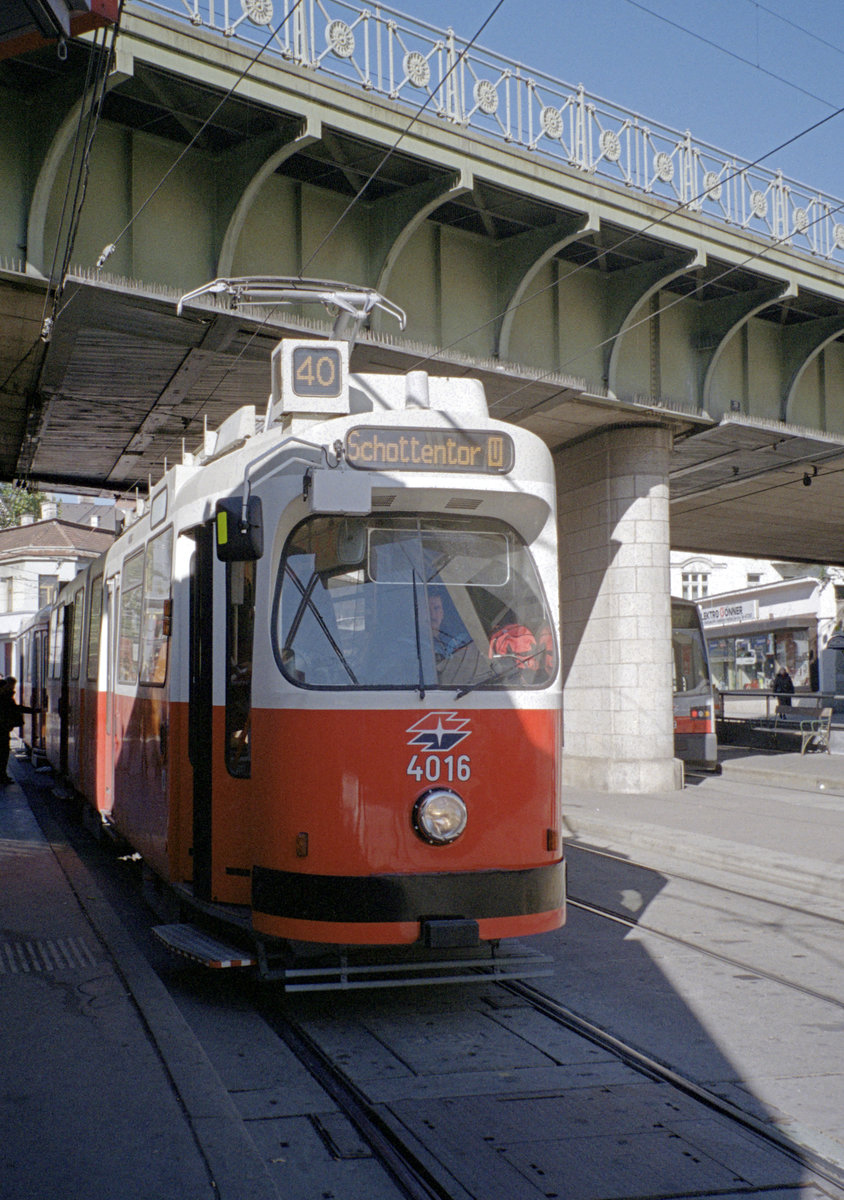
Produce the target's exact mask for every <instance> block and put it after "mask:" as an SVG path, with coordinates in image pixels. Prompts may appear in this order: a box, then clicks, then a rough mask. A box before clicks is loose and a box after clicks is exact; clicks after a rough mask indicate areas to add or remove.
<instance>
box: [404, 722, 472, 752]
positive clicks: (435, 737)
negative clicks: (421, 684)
mask: <svg viewBox="0 0 844 1200" xmlns="http://www.w3.org/2000/svg"><path fill="white" fill-rule="evenodd" d="M405 732H406V733H409V734H412V736H411V737H410V738H409V739H408V742H407V744H408V746H424V748H425V749H426V750H428V751H432V752H433V753H434V754H445V753H446V752H447V751H449V750H453V749H454V747H455V746H458V745H459V744H460V743H461V742H462V741H463V740H464V738H467V737H468V736H469V734H470V733H471V732H472V730H471V729H470V728H469V718H468V717H460V716H458V715H457V713H456V712H430V713H426V714H425V716H424V717H422V719H421V720H419V721H417V722H416V724H415V725H411V726H410V728H409V729H406V730H405Z"/></svg>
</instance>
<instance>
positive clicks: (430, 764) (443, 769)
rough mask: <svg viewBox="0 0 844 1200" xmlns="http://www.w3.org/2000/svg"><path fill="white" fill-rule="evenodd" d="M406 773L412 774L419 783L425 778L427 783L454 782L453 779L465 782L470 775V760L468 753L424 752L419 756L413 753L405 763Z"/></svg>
mask: <svg viewBox="0 0 844 1200" xmlns="http://www.w3.org/2000/svg"><path fill="white" fill-rule="evenodd" d="M407 774H408V775H412V776H413V778H414V779H415V780H417V781H418V782H419V783H421V782H422V780H423V779H427V781H428V782H429V783H442V782H445V783H454V781H455V779H457V780H459V781H460V782H461V783H465V782H466V780H467V779H471V777H472V762H471V759H470V758H469V755H468V754H460V755H457V756H456V757H455V755H453V754H445V755H443V754H426V755H424V756H422V757H420V756H419V755H418V754H414V756H413V758H412V759H411V760H410V762H409V763H408V764H407Z"/></svg>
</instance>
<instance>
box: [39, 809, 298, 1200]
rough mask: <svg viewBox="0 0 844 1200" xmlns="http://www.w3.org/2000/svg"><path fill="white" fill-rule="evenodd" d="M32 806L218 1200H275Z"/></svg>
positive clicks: (176, 1028) (228, 1110) (157, 991)
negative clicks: (157, 1058)
mask: <svg viewBox="0 0 844 1200" xmlns="http://www.w3.org/2000/svg"><path fill="white" fill-rule="evenodd" d="M28 801H29V804H30V807H31V808H32V811H33V813H34V815H35V818H36V820H37V821H38V824H39V825H40V826H41V830H42V832H43V834H44V836H45V838H46V840H47V842H48V843H49V845H50V848H51V849H52V851H53V853H54V855H55V856H56V859H57V861H58V863H59V866H60V867H61V869H62V871H63V872H64V875H65V877H66V879H67V881H68V883H69V884H70V887H71V888H72V890H73V893H74V895H75V896H76V899H77V901H78V903H79V905H80V907H81V908H82V910H83V912H84V913H85V915H86V917H87V918H88V920H89V921H90V923H91V925H92V927H93V929H94V931H95V932H96V934H97V936H98V937H99V938H100V940H101V941H102V943H103V945H104V946H105V947H106V949H107V951H108V952H109V954H110V956H111V957H112V959H113V961H114V965H115V968H116V970H117V972H118V974H119V975H120V976H121V978H122V979H123V981H124V982H125V984H126V987H127V989H128V991H129V993H130V995H131V996H132V998H133V1000H134V1001H135V1003H136V1005H137V1007H138V1009H139V1011H140V1013H141V1016H142V1018H143V1020H144V1023H145V1025H146V1027H147V1030H148V1032H149V1035H150V1037H151V1038H152V1040H153V1042H154V1044H155V1046H156V1047H157V1049H158V1052H159V1054H160V1055H161V1059H162V1062H163V1063H164V1066H165V1069H166V1070H167V1073H168V1074H169V1076H170V1079H171V1081H172V1083H173V1087H174V1089H175V1091H176V1093H177V1095H178V1097H179V1100H180V1102H181V1104H182V1106H183V1107H184V1110H185V1113H186V1115H187V1119H188V1121H189V1123H190V1126H191V1129H192V1131H193V1135H194V1138H195V1139H196V1143H197V1145H198V1147H199V1150H200V1152H201V1154H202V1156H203V1158H204V1159H205V1162H206V1164H207V1166H208V1170H209V1174H210V1177H211V1179H212V1181H213V1185H214V1187H215V1190H216V1191H217V1193H218V1195H219V1196H220V1200H279V1193H278V1190H277V1189H276V1187H275V1185H274V1183H273V1181H272V1178H271V1176H270V1173H269V1171H268V1169H267V1166H266V1164H265V1162H264V1160H263V1157H262V1156H261V1155H260V1153H259V1151H258V1149H257V1147H256V1146H255V1143H254V1142H253V1141H252V1139H251V1137H250V1136H249V1134H248V1132H247V1130H246V1128H245V1126H244V1123H243V1120H242V1118H241V1116H240V1113H239V1112H238V1110H237V1108H236V1106H235V1104H234V1102H233V1101H232V1099H231V1097H230V1096H229V1093H228V1091H227V1090H226V1087H225V1085H224V1084H223V1081H222V1080H221V1079H220V1077H219V1075H218V1074H217V1072H216V1071H215V1069H214V1067H213V1066H212V1064H211V1061H210V1060H209V1058H208V1056H207V1055H206V1054H205V1051H204V1050H203V1049H202V1047H201V1045H200V1044H199V1042H198V1041H197V1039H196V1037H195V1036H194V1034H193V1032H192V1030H191V1029H190V1027H189V1025H188V1024H187V1022H186V1021H185V1019H184V1017H183V1016H182V1014H181V1013H180V1012H179V1010H178V1008H177V1007H176V1005H175V1003H174V1002H173V1000H172V999H171V998H170V996H169V995H168V994H167V990H166V988H165V987H164V985H163V983H162V982H161V980H160V979H159V978H158V976H157V975H156V973H155V971H154V970H153V969H152V967H151V966H150V965H149V964H148V963H147V961H146V960H145V958H144V956H143V955H142V953H141V952H140V950H138V949H137V947H136V946H135V945H134V944H133V943H132V940H131V938H130V936H129V934H128V933H127V932H126V930H125V929H124V928H123V925H122V924H121V922H120V919H119V918H118V916H117V915H116V913H115V912H114V910H113V909H112V907H111V905H110V904H109V903H108V901H107V900H106V899H105V897H104V896H103V895H102V893H101V892H100V891H99V889H98V888H97V886H96V884H95V882H94V880H93V878H92V877H91V875H90V873H89V871H88V870H87V868H86V867H85V865H84V863H83V862H82V860H81V859H80V858H79V856H78V855H77V854H76V852H75V851H74V850H73V849H72V848H71V847H70V846H68V845H67V844H66V843H65V842H64V841H63V840H62V839H61V835H60V834H59V833H58V831H57V828H56V826H55V824H54V822H53V820H52V818H51V817H50V815H49V813H48V812H47V811H46V810H45V809H44V808H43V807H42V806H41V805H38V804H34V803H33V802H32V800H31V799H30V798H28Z"/></svg>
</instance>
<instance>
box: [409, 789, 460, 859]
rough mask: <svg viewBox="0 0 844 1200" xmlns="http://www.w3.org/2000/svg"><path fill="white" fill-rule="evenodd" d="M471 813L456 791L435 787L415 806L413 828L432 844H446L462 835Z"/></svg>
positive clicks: (421, 797)
mask: <svg viewBox="0 0 844 1200" xmlns="http://www.w3.org/2000/svg"><path fill="white" fill-rule="evenodd" d="M468 819H469V814H468V812H467V810H466V805H465V804H464V803H463V801H462V800H461V798H460V797H459V796H458V795H457V793H456V792H450V791H448V789H447V788H435V789H433V790H432V791H430V792H425V794H424V795H422V796H420V797H419V799H418V800H417V801H416V803H415V804H414V806H413V828H414V829H415V830H416V832H417V833H418V834H419V836H420V837H421V838H422V839H423V841H426V842H430V843H431V845H432V846H445V845H447V844H448V843H449V842H453V841H455V840H456V839H457V838H459V837H460V835H461V833H462V832H463V830H464V829H465V828H466V822H467V820H468Z"/></svg>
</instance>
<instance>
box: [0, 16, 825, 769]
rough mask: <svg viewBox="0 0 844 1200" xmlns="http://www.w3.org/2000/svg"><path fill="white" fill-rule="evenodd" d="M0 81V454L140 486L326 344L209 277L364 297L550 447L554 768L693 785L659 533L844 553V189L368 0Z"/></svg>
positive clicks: (16, 469) (388, 356)
mask: <svg viewBox="0 0 844 1200" xmlns="http://www.w3.org/2000/svg"><path fill="white" fill-rule="evenodd" d="M89 7H90V6H89ZM0 33H2V29H0ZM0 88H2V92H3V98H4V103H3V104H2V106H0V193H1V194H2V204H0V304H1V305H2V313H3V320H2V323H0V413H2V421H1V422H0V477H2V478H3V479H21V480H25V481H32V482H33V483H36V484H40V485H48V486H51V487H54V488H65V489H73V490H77V489H88V488H95V489H106V490H109V491H114V492H123V491H126V490H132V489H136V488H140V489H141V490H142V491H145V490H146V488H147V486H148V481H149V480H150V479H152V481H153V482H154V481H155V479H156V478H157V477H158V476H159V475H160V473H161V471H162V469H163V466H164V463H165V461H166V460H169V461H170V462H172V461H173V460H174V458H178V456H179V455H180V454H181V453H182V449H183V447H184V446H185V445H186V446H187V448H188V449H191V448H192V447H193V446H194V445H195V444H196V443H198V442H199V440H200V439H201V436H202V430H203V426H204V424H205V423H206V422H207V423H208V424H209V425H210V426H212V427H213V426H214V425H215V424H218V423H219V422H220V420H222V419H223V418H224V417H225V416H227V415H228V414H229V413H230V412H231V411H232V410H233V409H234V408H236V407H238V406H240V405H241V404H244V403H256V404H258V405H259V406H263V405H264V404H265V402H266V395H267V389H268V376H269V356H270V351H271V348H272V346H273V345H274V344H275V342H276V341H277V340H278V339H279V338H280V337H281V336H282V335H283V334H284V333H285V332H286V331H291V330H309V331H316V332H326V333H327V332H328V325H327V324H326V323H324V322H323V321H322V320H321V319H320V315H319V313H318V312H316V311H315V310H313V309H310V310H307V309H302V310H301V311H298V310H295V309H286V310H279V311H278V312H276V313H274V314H273V316H272V317H271V318H270V319H266V317H265V316H264V315H263V314H261V315H259V314H257V313H255V312H254V311H250V310H249V309H248V308H247V309H242V310H238V311H234V312H233V311H230V310H227V309H224V308H223V307H221V306H218V305H217V304H216V303H215V301H214V300H213V298H211V299H209V298H203V299H202V300H197V301H196V302H195V303H193V304H188V305H187V306H186V307H185V309H184V311H183V313H182V314H181V315H179V314H177V311H176V303H175V301H176V298H177V297H178V296H179V295H180V294H182V293H185V292H187V291H190V290H191V289H193V288H195V287H197V286H198V285H200V284H202V283H204V282H206V281H207V280H209V279H212V278H214V277H217V276H243V275H276V274H280V275H302V276H311V277H319V278H326V279H340V280H344V281H347V282H351V283H356V284H360V285H368V286H372V287H375V288H377V289H378V290H380V291H381V292H382V293H384V294H385V295H387V296H388V297H389V298H390V300H392V301H393V302H395V303H396V304H398V305H400V306H401V307H402V308H403V309H404V310H405V311H406V313H407V318H408V320H407V326H406V328H405V329H404V331H401V332H399V331H398V330H397V328H396V327H395V326H392V327H391V326H390V324H389V320H388V318H382V317H381V316H379V315H374V316H373V318H372V322H371V326H370V327H369V328H368V329H366V330H365V331H364V332H363V334H362V335H361V337H360V339H359V341H358V343H357V345H356V347H355V350H354V353H353V360H352V365H353V369H358V370H373V369H374V370H377V369H378V368H379V367H380V368H383V369H385V370H404V369H408V368H411V367H412V368H415V369H426V370H428V371H429V372H431V373H435V374H450V375H455V374H458V375H459V374H463V373H469V372H471V373H473V374H476V375H478V376H479V377H480V378H481V379H482V380H483V382H484V384H485V386H486V390H487V396H488V400H489V404H490V408H491V411H492V413H493V414H494V415H496V416H499V417H501V418H503V419H506V420H509V421H514V422H516V423H518V424H521V425H524V426H526V427H529V428H530V429H532V430H534V431H535V432H537V433H538V434H539V435H540V436H542V438H543V439H544V440H545V441H546V442H547V444H548V445H549V446H550V448H551V450H552V451H553V453H554V456H555V459H556V463H557V477H558V486H559V528H560V536H561V549H562V558H561V594H562V623H563V657H564V663H565V727H566V751H567V753H566V756H565V758H566V767H565V772H566V779H567V780H568V782H570V783H572V784H580V785H584V786H588V787H596V788H606V789H610V790H621V791H648V790H662V789H665V788H670V787H671V786H673V783H674V779H675V775H674V763H673V753H672V718H671V692H672V681H671V664H670V608H669V595H668V561H669V559H668V556H669V550H670V549H671V548H676V549H682V548H686V549H689V550H690V551H704V550H705V551H709V552H715V553H718V552H720V553H737V554H748V555H752V556H760V557H771V558H782V559H792V560H797V561H806V562H824V563H838V564H844V543H842V539H841V537H840V532H839V520H838V514H839V512H840V507H841V501H842V499H844V271H842V262H843V261H844V206H842V204H841V203H840V202H839V201H837V200H835V199H834V198H833V197H829V196H826V195H824V194H822V193H819V192H816V191H812V190H811V189H810V188H807V187H805V186H802V185H799V184H797V183H794V182H793V181H790V180H788V179H785V178H784V177H783V176H782V175H781V174H780V173H778V172H777V171H776V164H772V165H771V166H767V165H766V166H760V165H753V164H750V163H746V162H742V161H740V160H738V159H736V158H735V157H734V156H731V155H729V154H726V153H724V152H723V151H720V150H717V149H716V148H714V147H711V146H707V145H704V144H702V143H700V142H698V141H696V140H695V139H694V138H693V137H692V135H691V134H690V133H677V132H675V131H672V130H670V129H667V128H666V127H664V126H661V125H660V124H659V123H658V122H657V121H650V120H645V119H644V118H642V117H638V116H636V115H635V114H632V113H629V112H625V111H623V110H621V109H619V108H616V107H614V106H613V105H611V104H608V103H606V102H605V101H602V100H599V99H597V98H595V97H592V96H590V95H589V94H588V93H587V92H586V91H585V90H584V89H583V88H580V87H576V88H575V87H570V86H569V85H567V84H565V83H563V82H561V81H559V80H556V79H553V78H551V77H548V76H544V75H542V74H541V73H538V72H533V71H531V70H530V69H529V67H525V66H523V65H521V64H518V63H514V62H510V61H507V60H506V59H504V58H502V57H500V56H497V55H495V54H492V53H489V52H486V51H484V50H481V49H480V48H478V47H476V46H473V45H468V44H467V43H466V42H465V41H463V40H461V38H460V37H459V36H458V35H457V34H456V33H454V32H452V31H438V30H435V29H432V28H430V27H428V26H426V25H423V24H420V23H416V22H413V21H411V20H408V19H406V18H403V17H400V16H399V15H398V14H395V13H392V12H390V11H389V10H388V9H386V8H382V7H381V6H379V5H375V6H373V7H371V8H369V9H367V8H364V7H363V6H359V5H357V4H349V3H345V2H343V0H300V2H299V3H296V2H295V0H210V3H209V0H204V2H202V3H200V0H159V2H156V3H140V2H138V0H126V3H125V5H124V7H123V9H122V15H121V18H120V24H119V28H116V27H114V26H108V25H107V26H105V27H104V28H102V29H99V30H95V31H92V32H89V33H86V34H84V36H82V37H78V38H71V39H70V40H61V41H60V42H59V43H58V44H57V45H56V44H47V45H43V46H41V47H39V48H35V49H30V50H28V51H26V52H25V53H17V52H16V53H14V54H11V53H10V54H8V55H7V56H6V57H5V58H4V59H3V60H2V61H0Z"/></svg>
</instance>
